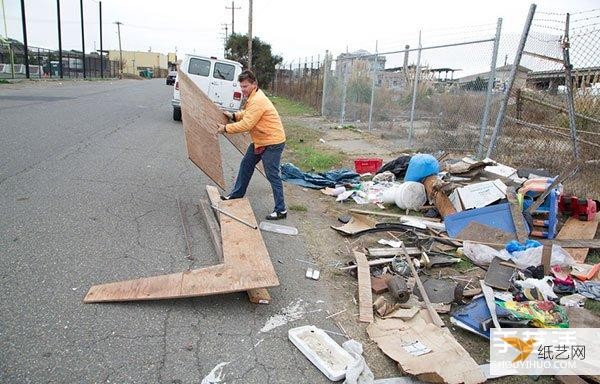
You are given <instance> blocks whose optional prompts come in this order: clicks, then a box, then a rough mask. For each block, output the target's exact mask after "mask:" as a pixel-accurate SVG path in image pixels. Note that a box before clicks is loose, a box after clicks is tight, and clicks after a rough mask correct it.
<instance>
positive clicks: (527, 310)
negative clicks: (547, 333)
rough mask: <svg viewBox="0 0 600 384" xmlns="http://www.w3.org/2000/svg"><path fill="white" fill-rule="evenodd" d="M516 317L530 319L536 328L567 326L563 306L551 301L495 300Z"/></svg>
mask: <svg viewBox="0 0 600 384" xmlns="http://www.w3.org/2000/svg"><path fill="white" fill-rule="evenodd" d="M496 304H497V305H499V306H500V307H502V308H504V309H506V310H508V311H509V312H510V313H512V314H513V315H514V316H515V317H516V318H518V319H526V320H530V321H531V324H532V325H533V326H534V327H538V328H569V319H568V318H567V313H566V312H565V309H564V307H561V306H560V305H557V304H556V303H554V302H552V301H524V302H522V303H519V302H516V301H505V302H496Z"/></svg>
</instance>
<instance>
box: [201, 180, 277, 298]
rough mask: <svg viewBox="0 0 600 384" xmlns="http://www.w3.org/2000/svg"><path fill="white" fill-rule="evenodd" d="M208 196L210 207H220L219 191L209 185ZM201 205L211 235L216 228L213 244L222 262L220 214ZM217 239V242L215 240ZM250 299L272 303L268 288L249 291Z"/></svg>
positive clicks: (207, 188) (207, 205)
mask: <svg viewBox="0 0 600 384" xmlns="http://www.w3.org/2000/svg"><path fill="white" fill-rule="evenodd" d="M206 194H207V195H208V199H209V202H210V205H214V206H218V205H219V203H220V202H221V196H220V195H219V191H218V190H217V188H216V187H213V186H212V185H207V186H206ZM200 203H201V205H202V210H203V211H207V212H205V216H206V222H207V223H208V225H209V227H211V234H212V233H213V229H212V227H215V229H214V231H215V232H216V233H217V236H215V235H214V234H213V242H214V245H215V249H216V250H217V254H218V255H219V257H220V260H221V261H222V260H223V247H222V244H221V230H220V228H219V225H218V223H217V220H216V219H217V218H218V217H219V215H220V213H219V212H218V211H216V210H213V209H212V208H210V206H209V204H206V203H205V204H206V205H205V204H203V201H202V200H201V201H200ZM215 238H216V240H215ZM247 293H248V298H249V299H250V302H251V303H254V304H269V303H271V295H270V294H269V291H267V289H266V288H256V289H250V290H248V292H247Z"/></svg>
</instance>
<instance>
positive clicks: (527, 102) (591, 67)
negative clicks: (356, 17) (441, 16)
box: [273, 7, 600, 197]
mask: <svg viewBox="0 0 600 384" xmlns="http://www.w3.org/2000/svg"><path fill="white" fill-rule="evenodd" d="M533 9H535V7H533ZM532 16H533V19H532V21H531V24H530V27H528V28H524V31H523V33H522V34H521V35H519V34H516V33H513V34H511V33H503V32H502V20H501V19H499V20H498V21H497V22H496V23H489V24H483V25H477V26H470V27H467V28H455V29H444V30H441V29H440V30H436V31H423V32H422V33H420V34H419V39H414V38H413V39H412V40H411V39H406V41H407V43H410V42H412V45H411V44H407V45H404V44H403V45H402V46H403V47H404V49H396V50H392V49H389V50H388V49H378V50H375V51H374V52H368V51H366V50H358V51H353V52H346V53H342V54H339V55H337V56H336V57H333V56H332V55H331V54H329V53H326V54H325V56H324V59H323V60H322V61H321V60H317V64H314V63H311V62H310V61H307V60H306V61H305V62H304V63H302V62H301V61H297V62H296V64H295V65H292V64H283V65H281V66H279V67H278V68H277V76H276V79H275V81H274V84H273V90H274V92H275V93H276V94H279V95H284V96H286V97H290V98H292V99H294V100H297V101H302V102H304V103H306V104H309V105H312V106H313V107H315V108H316V109H317V110H319V111H320V112H321V114H322V116H324V117H326V118H327V119H328V120H330V121H332V122H336V123H337V124H339V125H342V126H348V125H351V126H354V127H356V128H360V129H363V130H369V131H372V132H373V133H375V134H377V135H380V136H381V137H383V138H385V139H387V140H390V141H392V142H393V143H395V144H396V145H397V148H398V149H399V151H401V150H415V151H422V152H430V153H433V152H437V151H446V152H450V153H452V154H456V155H461V154H473V155H476V156H478V157H480V158H483V157H485V156H486V155H489V156H491V157H492V158H493V159H495V160H497V161H500V162H502V163H505V164H507V165H511V166H513V167H517V168H519V167H527V168H544V169H547V170H549V171H550V173H551V174H558V173H560V172H561V171H562V170H564V169H565V168H566V166H567V165H568V164H569V163H570V162H571V161H573V160H574V159H577V160H579V161H580V166H579V171H578V172H577V173H576V174H575V176H573V177H572V178H570V179H569V180H568V181H567V182H565V185H566V189H567V190H568V191H569V192H571V193H576V194H580V195H582V196H586V195H590V196H592V195H593V196H595V197H598V195H600V179H598V178H596V177H595V175H594V174H593V171H594V170H596V169H598V161H599V160H600V36H599V35H600V28H599V25H600V9H598V10H592V11H587V12H580V13H577V14H571V15H569V17H570V20H569V22H567V14H561V13H556V12H546V11H545V10H537V11H535V12H534V13H532ZM528 25H529V24H528V23H527V22H526V23H525V26H526V27H527V26H528ZM521 48H522V49H521ZM378 51H379V52H378ZM565 54H570V60H569V63H568V64H567V65H570V67H569V68H571V71H570V72H571V75H570V76H571V78H572V85H573V87H572V88H573V89H572V92H570V94H571V95H572V99H573V110H574V113H573V116H574V119H573V121H574V126H575V128H576V129H575V130H572V129H571V123H570V118H569V103H568V100H569V97H568V95H569V89H568V87H567V85H568V84H569V82H568V81H565V78H567V77H568V76H569V74H568V73H567V71H566V67H565V57H566V56H565ZM515 62H517V64H518V65H516V66H515V65H514V64H515ZM507 91H509V94H508V96H509V97H507ZM503 104H505V105H504V106H503ZM499 112H503V113H499ZM499 116H500V118H499ZM496 127H497V128H496ZM494 133H495V135H494ZM575 143H577V145H575ZM596 180H598V181H596Z"/></svg>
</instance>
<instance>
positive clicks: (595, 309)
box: [584, 299, 600, 316]
mask: <svg viewBox="0 0 600 384" xmlns="http://www.w3.org/2000/svg"><path fill="white" fill-rule="evenodd" d="M584 308H585V309H588V310H589V311H590V312H592V313H593V314H595V315H596V316H599V315H600V301H596V300H592V299H587V300H586V301H585V305H584Z"/></svg>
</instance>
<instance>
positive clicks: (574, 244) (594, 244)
mask: <svg viewBox="0 0 600 384" xmlns="http://www.w3.org/2000/svg"><path fill="white" fill-rule="evenodd" d="M541 242H542V243H543V244H554V245H559V246H561V247H563V248H590V249H600V239H589V240H581V239H560V240H559V239H553V240H542V241H541Z"/></svg>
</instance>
